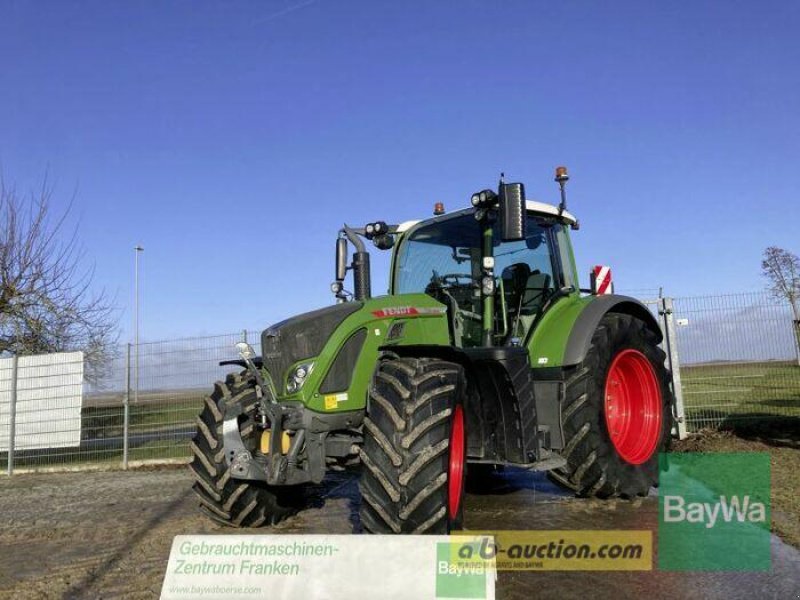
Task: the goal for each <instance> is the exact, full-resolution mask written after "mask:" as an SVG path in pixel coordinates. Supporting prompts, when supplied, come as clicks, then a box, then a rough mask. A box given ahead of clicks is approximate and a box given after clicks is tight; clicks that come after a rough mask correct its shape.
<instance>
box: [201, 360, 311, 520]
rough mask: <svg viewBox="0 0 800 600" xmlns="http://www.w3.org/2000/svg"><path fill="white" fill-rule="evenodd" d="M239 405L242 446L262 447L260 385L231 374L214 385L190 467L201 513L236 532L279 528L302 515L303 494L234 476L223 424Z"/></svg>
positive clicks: (240, 374) (208, 398)
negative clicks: (257, 418) (228, 408)
mask: <svg viewBox="0 0 800 600" xmlns="http://www.w3.org/2000/svg"><path fill="white" fill-rule="evenodd" d="M233 402H235V403H239V404H241V405H242V409H243V414H242V415H241V416H240V417H239V433H240V434H241V436H242V441H243V442H244V444H245V446H246V447H247V449H248V450H250V451H251V452H253V451H254V450H255V448H256V447H257V445H258V429H257V428H256V426H255V422H254V421H253V419H252V417H251V416H250V415H252V414H253V411H254V409H255V406H256V403H257V402H258V398H257V396H256V390H255V380H254V378H253V377H252V376H251V375H250V374H249V373H248V372H247V371H244V372H243V373H231V374H229V375H228V376H227V377H226V378H225V382H224V383H223V382H221V381H218V382H217V383H216V384H214V391H213V392H212V394H211V395H210V396H206V398H205V405H204V406H203V411H202V412H201V413H200V415H199V416H198V417H197V420H196V424H197V433H195V436H194V438H192V441H191V443H190V447H191V449H192V454H193V455H194V457H193V459H192V462H191V464H190V465H189V466H190V468H191V470H192V472H193V473H194V476H195V483H194V486H193V488H192V489H193V490H194V492H195V494H197V497H198V498H199V500H200V509H201V510H202V511H203V512H204V513H206V514H207V515H208V516H209V517H211V518H212V519H213V520H214V521H216V522H217V523H221V524H222V525H228V526H231V527H259V526H261V525H273V524H275V523H277V522H278V521H280V520H281V519H283V518H285V517H287V516H289V515H291V514H293V513H294V512H297V510H298V505H299V501H298V496H299V494H298V491H297V490H296V489H293V488H274V487H269V486H267V485H266V484H265V483H263V482H260V481H242V480H240V479H233V478H232V477H231V471H230V467H229V466H228V465H227V463H226V462H225V450H224V449H223V444H222V419H223V414H224V411H225V405H226V404H228V405H230V403H233Z"/></svg>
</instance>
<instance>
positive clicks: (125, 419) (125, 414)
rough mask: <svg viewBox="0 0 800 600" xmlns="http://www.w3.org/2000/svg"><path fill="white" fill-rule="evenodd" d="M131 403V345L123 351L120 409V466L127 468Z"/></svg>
mask: <svg viewBox="0 0 800 600" xmlns="http://www.w3.org/2000/svg"><path fill="white" fill-rule="evenodd" d="M130 404H131V345H130V343H129V344H128V345H127V350H126V352H125V400H124V402H123V410H122V468H123V469H127V468H128V426H129V424H130Z"/></svg>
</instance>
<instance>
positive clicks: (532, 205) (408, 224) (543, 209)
mask: <svg viewBox="0 0 800 600" xmlns="http://www.w3.org/2000/svg"><path fill="white" fill-rule="evenodd" d="M525 208H526V209H527V210H528V212H532V213H535V214H540V215H551V216H555V217H557V216H558V207H557V206H553V205H552V204H546V203H544V202H537V201H536V200H526V201H525ZM468 210H472V209H471V208H466V209H461V210H457V211H453V212H452V213H447V214H451V215H452V214H456V213H460V212H465V211H468ZM561 218H562V219H564V221H566V222H567V223H569V224H573V223H577V221H578V220H577V219H576V218H575V217H574V216H573V215H572V213H570V212H568V211H566V210H565V211H564V212H563V213H562V214H561ZM423 220H425V219H418V220H416V221H405V222H404V223H400V225H398V226H397V232H398V233H403V232H404V231H408V230H409V229H411V228H412V227H413V226H414V225H416V224H417V223H421V222H422V221H423Z"/></svg>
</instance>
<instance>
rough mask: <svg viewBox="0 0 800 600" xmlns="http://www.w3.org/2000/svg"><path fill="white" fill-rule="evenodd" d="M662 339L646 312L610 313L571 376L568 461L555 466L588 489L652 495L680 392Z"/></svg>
mask: <svg viewBox="0 0 800 600" xmlns="http://www.w3.org/2000/svg"><path fill="white" fill-rule="evenodd" d="M657 342H658V338H657V336H656V335H655V334H654V333H653V332H652V331H651V330H650V328H649V327H648V326H647V324H646V323H645V322H644V321H642V320H641V319H637V318H636V317H633V316H630V315H625V314H614V313H609V314H607V315H606V316H605V317H603V319H602V320H601V322H600V325H599V326H598V327H597V330H596V331H595V333H594V335H593V336H592V341H591V346H590V348H589V351H588V352H587V354H586V358H585V359H584V361H583V362H582V363H581V364H580V365H578V366H577V367H576V368H575V369H574V370H573V371H572V372H571V373H570V374H569V376H568V379H567V383H566V394H565V396H566V397H565V401H564V408H563V411H562V419H563V422H564V439H565V447H564V449H563V451H562V455H563V456H564V458H566V459H567V465H566V466H565V467H563V468H561V469H557V470H556V471H553V472H551V477H552V478H553V479H554V480H555V481H557V482H558V483H560V484H562V485H564V486H566V487H568V488H570V489H572V490H573V491H575V492H576V493H577V494H579V495H581V496H597V497H600V498H608V497H613V496H622V497H626V498H631V497H635V496H646V495H647V494H648V492H649V490H650V487H651V486H654V485H656V484H657V483H658V454H659V452H665V451H666V450H667V448H668V446H669V442H670V429H671V428H672V410H671V407H672V403H671V400H672V392H671V391H670V386H669V376H668V373H667V369H666V367H665V366H664V360H665V358H666V356H665V354H664V352H663V351H662V350H661V349H660V348H659V347H658V345H657Z"/></svg>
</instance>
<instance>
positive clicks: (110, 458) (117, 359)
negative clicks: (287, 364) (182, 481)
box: [0, 331, 259, 474]
mask: <svg viewBox="0 0 800 600" xmlns="http://www.w3.org/2000/svg"><path fill="white" fill-rule="evenodd" d="M258 340H259V334H258V333H256V332H249V333H248V332H247V331H241V332H239V333H235V334H228V335H215V336H205V337H195V338H185V339H179V340H168V341H161V342H149V343H141V344H139V347H138V352H137V350H136V348H134V347H133V345H132V344H127V345H124V346H122V347H120V348H119V349H118V351H117V352H116V353H115V354H114V356H113V357H112V359H111V360H109V361H108V363H107V364H106V365H105V366H104V368H102V369H101V370H100V372H101V373H102V375H101V376H100V377H99V379H96V380H94V381H84V382H83V384H82V389H81V386H80V385H79V391H80V392H82V399H81V400H80V401H79V404H78V411H77V412H76V414H75V415H71V416H70V418H69V419H67V418H65V415H64V413H63V410H64V402H65V401H66V398H65V397H63V391H62V388H63V381H62V379H61V378H59V377H55V376H44V377H42V376H39V377H36V380H37V381H38V383H36V384H35V385H36V386H38V387H39V389H41V390H42V393H43V394H44V395H45V396H47V397H49V398H51V400H52V401H51V402H49V403H48V404H46V405H40V406H37V407H36V410H37V412H36V414H35V415H31V417H35V419H36V420H37V421H38V422H39V423H45V424H46V423H51V424H53V426H52V427H51V428H50V429H46V430H47V431H50V430H51V429H52V431H53V432H57V433H59V435H64V434H66V435H68V436H69V437H70V438H71V439H72V442H71V443H69V444H33V445H32V444H30V443H26V442H25V440H26V439H29V437H30V436H28V437H26V433H25V431H24V430H23V431H20V429H19V425H20V423H21V422H22V418H23V417H24V416H25V415H24V414H21V413H20V410H16V411H15V410H13V409H14V408H17V409H21V410H23V412H24V411H25V410H26V409H25V408H24V407H23V404H22V403H20V401H19V398H16V399H15V398H14V396H13V395H12V394H10V393H9V391H10V390H11V389H12V388H13V387H14V386H13V381H17V386H16V387H17V388H19V389H22V388H26V387H30V386H31V385H33V384H31V383H29V382H31V381H33V378H32V377H31V376H28V375H27V374H26V373H25V371H24V370H20V371H19V374H18V375H17V379H16V380H14V379H13V377H12V376H8V377H3V374H4V373H7V372H10V371H11V367H10V366H8V365H4V364H2V363H0V398H2V399H5V401H3V402H0V468H2V472H3V473H9V474H10V473H12V472H26V471H31V470H51V469H52V470H70V469H84V468H87V467H88V468H91V467H95V468H109V467H122V468H127V467H128V466H130V465H138V464H156V463H164V462H185V461H186V459H187V458H188V457H189V455H190V451H189V440H190V439H191V437H192V435H193V434H194V428H195V418H196V416H197V415H198V414H199V412H200V409H201V407H202V405H203V399H204V397H205V395H207V394H208V393H209V391H210V390H211V386H212V385H213V382H214V381H216V380H218V379H222V378H224V376H225V374H226V373H227V372H228V371H230V370H231V368H230V367H220V366H219V364H218V363H219V361H221V360H226V359H231V358H236V357H237V356H236V350H235V344H236V343H237V342H240V341H249V342H250V343H251V344H253V345H254V346H255V347H256V348H258ZM50 356H53V355H50ZM28 358H34V357H21V358H20V359H19V361H20V364H22V363H23V361H25V360H26V359H28ZM2 360H3V361H4V362H7V363H8V364H9V365H10V364H11V361H13V360H14V359H12V358H9V359H2ZM32 375H33V374H32ZM6 380H8V381H9V383H7V384H6V383H5V382H6ZM59 394H61V395H62V397H61V398H55V396H57V395H59ZM28 412H30V411H29V410H28ZM76 417H77V418H76ZM15 426H16V431H15ZM53 427H54V428H55V429H53Z"/></svg>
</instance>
